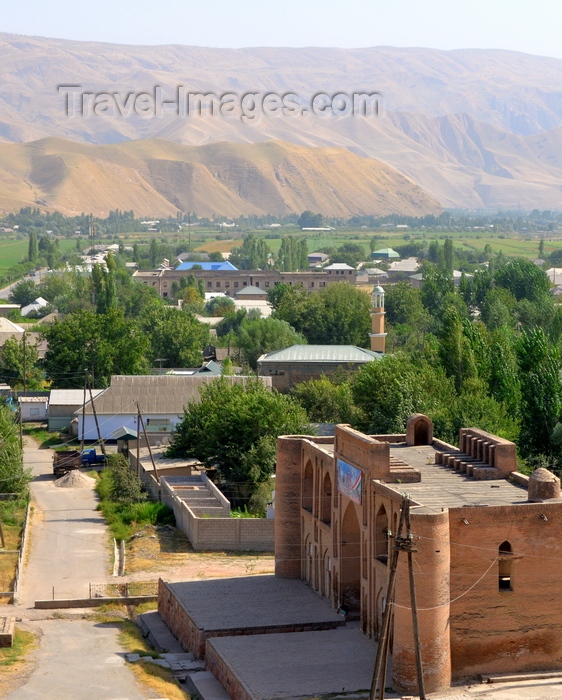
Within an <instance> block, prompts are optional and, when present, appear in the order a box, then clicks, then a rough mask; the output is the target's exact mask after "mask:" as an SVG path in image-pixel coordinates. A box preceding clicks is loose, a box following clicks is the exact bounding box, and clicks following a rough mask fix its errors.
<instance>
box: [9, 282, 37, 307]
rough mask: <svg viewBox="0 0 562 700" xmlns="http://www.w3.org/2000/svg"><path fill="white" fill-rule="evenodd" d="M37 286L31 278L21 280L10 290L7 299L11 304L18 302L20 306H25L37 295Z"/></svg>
mask: <svg viewBox="0 0 562 700" xmlns="http://www.w3.org/2000/svg"><path fill="white" fill-rule="evenodd" d="M38 296H39V295H38V293H37V287H36V286H35V282H34V281H33V280H21V282H18V283H17V284H16V285H15V286H14V287H12V291H11V292H10V296H9V300H10V301H11V302H12V303H13V304H19V305H20V306H27V305H28V304H32V303H33V302H34V301H35V299H37V297H38Z"/></svg>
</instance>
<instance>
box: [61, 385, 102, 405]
mask: <svg viewBox="0 0 562 700" xmlns="http://www.w3.org/2000/svg"><path fill="white" fill-rule="evenodd" d="M102 391H103V389H92V394H93V395H94V397H96V396H97V395H98V394H101V392H102ZM89 400H90V392H89V391H87V392H86V401H89ZM83 403H84V389H51V395H50V396H49V405H50V406H81V405H82V404H83Z"/></svg>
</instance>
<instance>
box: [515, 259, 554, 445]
mask: <svg viewBox="0 0 562 700" xmlns="http://www.w3.org/2000/svg"><path fill="white" fill-rule="evenodd" d="M531 264H532V263H531ZM516 351H517V357H518V361H519V378H520V382H521V417H522V420H521V432H520V437H519V448H520V450H521V452H522V454H523V455H524V456H528V455H532V454H545V455H550V454H552V453H553V452H554V446H553V444H552V443H551V438H552V433H553V430H554V428H555V426H556V424H557V422H558V420H559V418H560V415H561V413H562V385H561V382H560V369H561V362H560V352H559V350H558V348H557V347H555V346H554V345H552V344H551V343H549V341H548V338H547V336H546V334H545V333H544V331H542V330H541V329H540V328H535V329H533V330H530V331H524V332H523V333H522V334H521V337H520V339H519V341H518V343H517V345H516Z"/></svg>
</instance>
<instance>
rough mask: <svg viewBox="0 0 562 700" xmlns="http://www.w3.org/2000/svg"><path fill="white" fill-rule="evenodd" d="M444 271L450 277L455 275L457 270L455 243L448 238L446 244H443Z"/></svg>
mask: <svg viewBox="0 0 562 700" xmlns="http://www.w3.org/2000/svg"><path fill="white" fill-rule="evenodd" d="M443 269H444V270H445V272H448V273H449V274H450V275H452V274H453V270H454V269H455V250H454V248H453V241H452V240H451V239H450V238H446V239H445V243H443Z"/></svg>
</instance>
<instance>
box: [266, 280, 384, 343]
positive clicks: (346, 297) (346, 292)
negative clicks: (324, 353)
mask: <svg viewBox="0 0 562 700" xmlns="http://www.w3.org/2000/svg"><path fill="white" fill-rule="evenodd" d="M270 298H271V299H272V300H273V302H274V305H275V306H274V308H275V312H274V317H275V318H279V319H281V320H283V321H287V323H288V324H289V325H291V326H293V328H294V329H295V330H296V331H297V332H298V333H302V334H303V335H304V336H305V337H306V339H307V341H308V342H309V343H313V344H323V345H358V346H359V347H366V346H367V345H368V342H369V331H370V327H371V319H370V310H371V302H370V299H369V295H368V294H365V292H364V291H362V290H361V289H358V288H357V287H352V286H351V285H349V284H347V283H346V282H337V283H335V284H332V285H330V286H329V287H326V288H325V289H323V290H321V291H319V292H313V293H309V292H307V291H306V290H305V289H303V288H302V287H292V286H290V285H278V287H276V288H275V289H274V290H273V291H272V293H271V297H270Z"/></svg>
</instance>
